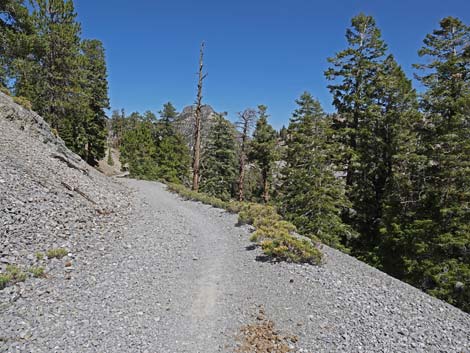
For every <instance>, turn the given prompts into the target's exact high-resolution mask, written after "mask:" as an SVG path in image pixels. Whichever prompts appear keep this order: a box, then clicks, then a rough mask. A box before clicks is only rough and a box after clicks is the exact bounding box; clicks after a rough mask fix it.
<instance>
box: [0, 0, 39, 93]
mask: <svg viewBox="0 0 470 353" xmlns="http://www.w3.org/2000/svg"><path fill="white" fill-rule="evenodd" d="M0 14H1V15H0V86H3V87H9V86H10V84H11V82H12V81H13V82H14V81H15V80H18V79H21V78H22V77H23V76H32V75H33V74H34V73H35V72H37V64H36V63H35V62H34V61H33V60H31V59H32V56H31V53H32V51H33V48H34V43H35V41H36V39H37V37H36V33H35V28H34V25H33V20H32V17H31V16H30V14H29V11H28V8H27V7H26V6H25V1H24V0H2V1H0ZM19 83H20V82H18V84H19ZM21 83H22V82H21ZM13 88H14V87H13Z"/></svg>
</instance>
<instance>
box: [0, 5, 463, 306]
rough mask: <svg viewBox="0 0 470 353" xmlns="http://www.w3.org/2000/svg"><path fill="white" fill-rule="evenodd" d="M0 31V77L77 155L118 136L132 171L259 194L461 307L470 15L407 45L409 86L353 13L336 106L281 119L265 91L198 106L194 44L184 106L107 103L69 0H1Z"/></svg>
mask: <svg viewBox="0 0 470 353" xmlns="http://www.w3.org/2000/svg"><path fill="white" fill-rule="evenodd" d="M0 31H1V32H0V85H1V88H2V91H4V92H8V94H10V95H12V96H14V98H15V100H16V101H17V102H18V103H20V104H22V105H23V106H25V107H26V108H28V109H32V110H34V111H36V112H38V113H39V114H40V115H42V116H43V117H44V118H45V119H46V121H47V122H48V123H49V124H50V126H51V127H52V128H53V129H54V131H55V132H56V133H57V134H58V135H59V136H60V137H61V138H62V139H63V140H64V141H65V143H66V144H67V146H68V147H69V148H70V149H71V150H72V151H74V152H76V153H77V154H79V155H80V156H81V157H82V158H83V159H85V160H86V161H87V162H88V163H89V164H91V165H95V164H96V163H97V161H99V160H102V159H104V158H105V155H106V151H107V150H108V151H109V152H108V155H110V152H111V149H113V150H119V151H120V158H121V162H122V164H123V166H124V167H125V168H126V169H127V170H128V171H129V173H130V176H131V177H135V178H138V179H146V180H160V181H165V182H169V183H177V184H182V185H185V186H187V187H194V184H196V187H195V190H196V191H199V192H201V193H205V194H208V195H210V196H213V197H216V198H219V199H221V200H223V201H224V202H228V201H230V200H236V201H245V202H249V203H262V204H267V205H269V206H272V207H274V208H275V209H276V210H277V211H278V212H279V214H280V215H281V216H282V217H283V219H285V220H286V221H289V222H291V223H292V224H293V225H294V226H295V227H296V229H297V231H298V232H299V233H301V234H303V235H305V236H307V237H309V238H311V239H313V240H314V241H318V242H321V243H324V244H327V245H329V246H332V247H334V248H337V249H339V250H341V251H344V252H346V253H349V254H351V255H353V256H355V257H356V258H358V259H360V260H362V261H364V262H367V263H368V264H370V265H372V266H374V267H376V268H378V269H380V270H382V271H384V272H386V273H388V274H390V275H392V276H394V277H396V278H398V279H400V280H403V281H405V282H407V283H409V284H411V285H413V286H415V287H417V288H419V289H421V290H423V291H425V292H427V293H429V294H431V295H433V296H435V297H437V298H440V299H442V300H445V301H447V302H448V303H450V304H452V305H455V306H457V307H459V308H460V309H462V310H464V311H466V312H470V27H469V26H467V25H466V24H464V23H463V22H461V21H460V20H459V19H457V18H453V17H446V18H444V19H442V20H441V21H440V23H438V24H436V29H435V30H434V31H433V32H432V33H430V34H428V35H427V36H426V37H425V38H424V41H423V46H422V47H421V48H416V49H417V50H418V54H419V56H420V58H421V61H420V62H418V63H416V64H415V65H414V67H415V73H416V77H415V81H416V82H417V83H418V82H419V84H420V85H421V86H422V87H423V89H422V90H421V91H417V89H416V88H415V87H417V86H415V85H414V81H413V80H412V78H410V77H407V75H406V74H405V71H404V70H403V69H402V67H401V66H400V64H399V63H398V62H397V60H396V59H395V57H394V56H393V53H391V52H390V50H389V49H388V47H387V44H386V43H385V41H384V40H383V38H382V34H381V31H380V29H379V27H378V25H377V24H376V22H375V20H374V18H372V17H370V16H367V15H365V14H359V15H358V16H356V17H354V18H353V19H352V21H351V25H350V27H349V28H347V30H346V42H345V43H344V49H343V50H341V51H339V52H338V53H335V54H334V53H332V56H331V57H330V58H328V59H327V60H328V62H329V68H328V69H327V70H326V72H325V73H324V74H325V77H326V78H327V79H328V80H329V82H330V84H329V86H328V89H329V92H330V93H331V97H332V101H333V105H334V108H335V112H334V113H331V114H328V113H325V111H324V109H323V108H322V106H321V105H320V102H319V101H318V100H316V99H315V98H314V94H311V93H309V92H305V93H303V94H302V95H301V97H299V98H298V100H297V101H296V104H297V108H296V110H295V111H294V112H293V113H292V116H291V117H285V119H286V120H287V119H288V118H290V121H289V125H288V127H286V128H283V129H281V130H280V131H276V130H275V129H274V128H273V127H272V125H271V124H270V116H269V109H268V107H267V106H265V105H262V104H263V103H265V102H259V104H260V105H259V106H258V107H257V108H256V109H254V108H247V109H245V110H244V111H242V112H240V114H239V117H238V121H237V123H235V122H232V121H231V117H228V116H227V114H225V113H223V112H208V111H210V110H211V108H210V107H209V105H207V104H205V100H206V98H204V101H203V96H202V91H203V80H204V79H205V78H206V76H205V73H203V71H202V68H203V64H202V58H203V51H202V50H203V47H202V49H201V58H200V69H201V71H200V75H199V87H198V90H197V91H196V90H195V101H196V103H197V104H196V109H195V110H196V111H195V113H194V114H192V115H191V117H190V118H189V119H188V117H187V116H185V115H183V114H182V112H178V111H177V109H176V108H175V107H174V106H173V104H172V103H170V102H168V103H166V104H165V105H164V106H163V107H162V109H161V111H160V112H158V115H159V116H158V117H157V115H156V114H154V113H152V112H150V111H148V112H145V113H143V114H141V113H137V112H134V113H131V114H128V115H127V114H126V112H124V110H121V111H118V110H116V111H114V112H113V113H112V116H111V117H109V118H107V117H106V110H107V109H109V99H108V82H107V67H106V60H105V48H104V47H103V44H102V43H101V42H100V41H99V40H95V39H93V40H88V39H84V38H82V36H81V25H80V23H78V22H77V20H76V13H75V10H74V6H73V2H72V1H71V0H49V1H48V0H34V1H32V5H31V6H29V5H28V6H27V5H26V3H25V1H22V0H2V1H0ZM340 40H342V38H338V41H340ZM209 45H210V43H209ZM206 70H208V71H210V67H207V69H206ZM195 88H196V87H195ZM196 93H197V96H196ZM207 100H210V97H208V98H207ZM209 108H210V109H209ZM195 117H196V125H195V122H194V119H195ZM198 119H199V120H198ZM234 120H236V118H234ZM197 124H199V127H198V125H197ZM188 141H196V143H195V144H193V143H188ZM191 161H193V163H191ZM112 162H113V161H112V158H109V159H108V164H111V163H112ZM194 167H196V168H197V170H196V171H194ZM194 173H195V174H194ZM194 178H196V179H194Z"/></svg>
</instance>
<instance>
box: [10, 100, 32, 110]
mask: <svg viewBox="0 0 470 353" xmlns="http://www.w3.org/2000/svg"><path fill="white" fill-rule="evenodd" d="M13 101H14V102H15V103H16V104H19V105H21V106H22V107H23V108H26V109H28V110H31V109H33V105H32V104H31V102H30V101H29V100H27V99H26V98H24V97H13Z"/></svg>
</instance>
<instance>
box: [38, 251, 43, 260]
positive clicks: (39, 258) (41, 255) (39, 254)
mask: <svg viewBox="0 0 470 353" xmlns="http://www.w3.org/2000/svg"><path fill="white" fill-rule="evenodd" d="M36 260H38V261H42V260H44V254H43V253H42V252H37V253H36Z"/></svg>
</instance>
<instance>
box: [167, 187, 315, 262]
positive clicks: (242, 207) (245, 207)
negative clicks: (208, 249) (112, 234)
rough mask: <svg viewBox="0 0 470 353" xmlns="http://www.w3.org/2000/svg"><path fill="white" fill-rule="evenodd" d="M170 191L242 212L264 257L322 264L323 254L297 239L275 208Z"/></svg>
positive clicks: (241, 219)
mask: <svg viewBox="0 0 470 353" xmlns="http://www.w3.org/2000/svg"><path fill="white" fill-rule="evenodd" d="M168 189H169V190H170V191H172V192H175V193H178V194H179V195H180V196H182V197H183V198H185V199H187V200H194V201H200V202H202V203H205V204H209V205H212V206H214V207H218V208H223V209H226V210H227V211H229V212H233V213H237V212H238V223H239V224H240V225H242V224H251V225H253V226H254V227H255V231H254V232H253V233H252V235H251V237H250V240H251V241H252V242H255V243H256V244H257V245H259V246H261V248H262V250H263V252H264V254H265V255H266V256H268V257H271V258H273V259H276V260H282V261H289V262H300V263H310V264H320V263H321V261H322V253H321V252H320V250H319V249H318V248H317V247H316V246H315V244H314V243H313V242H312V241H310V240H307V239H303V240H300V239H297V238H295V237H294V236H293V233H294V232H295V231H296V227H295V226H294V225H293V224H292V223H290V222H287V221H284V220H282V219H281V216H280V215H279V214H278V213H277V211H276V209H275V208H274V207H273V206H267V205H260V204H256V203H243V202H236V201H231V202H225V201H222V200H220V199H218V198H216V197H213V196H210V195H207V194H204V193H197V192H194V191H192V190H190V189H188V188H186V187H185V186H183V185H180V184H168Z"/></svg>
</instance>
